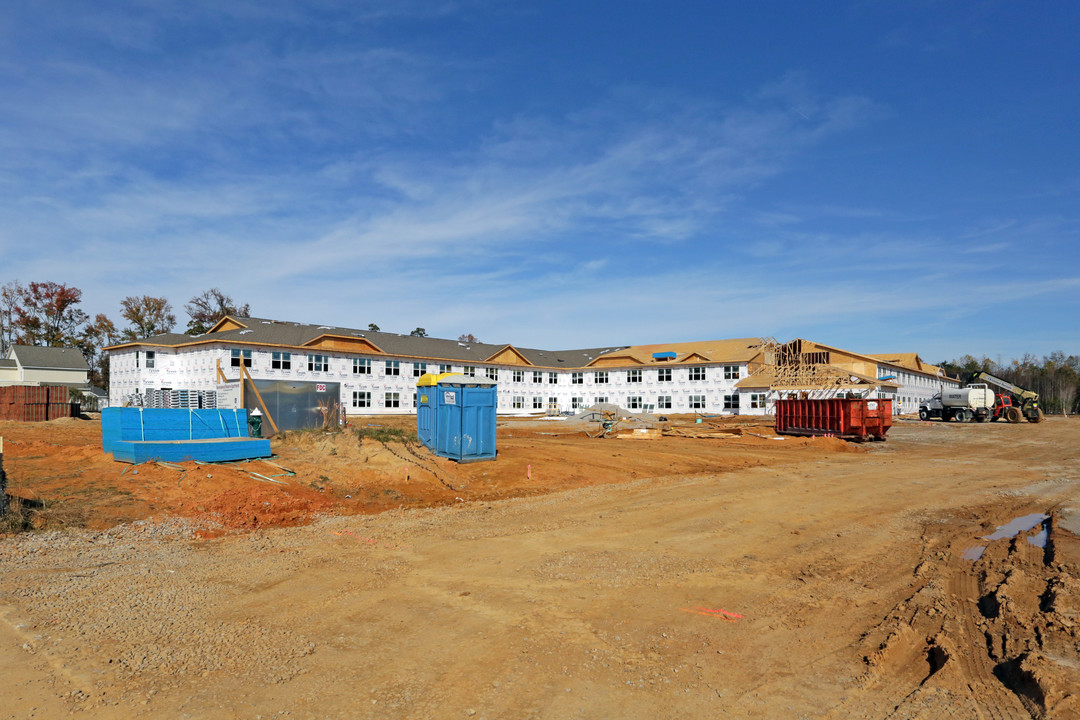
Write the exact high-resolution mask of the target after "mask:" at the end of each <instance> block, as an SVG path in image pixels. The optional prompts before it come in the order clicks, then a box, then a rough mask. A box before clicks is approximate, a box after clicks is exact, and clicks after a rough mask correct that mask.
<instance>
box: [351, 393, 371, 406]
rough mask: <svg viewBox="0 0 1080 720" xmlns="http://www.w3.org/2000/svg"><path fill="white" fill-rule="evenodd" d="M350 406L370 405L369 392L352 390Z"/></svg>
mask: <svg viewBox="0 0 1080 720" xmlns="http://www.w3.org/2000/svg"><path fill="white" fill-rule="evenodd" d="M352 406H353V407H354V408H369V407H371V393H370V392H368V391H367V390H353V394H352Z"/></svg>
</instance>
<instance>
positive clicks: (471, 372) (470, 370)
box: [461, 365, 476, 377]
mask: <svg viewBox="0 0 1080 720" xmlns="http://www.w3.org/2000/svg"><path fill="white" fill-rule="evenodd" d="M461 374H462V375H464V376H465V377H476V367H475V366H474V365H466V366H465V367H464V368H463V369H462V371H461Z"/></svg>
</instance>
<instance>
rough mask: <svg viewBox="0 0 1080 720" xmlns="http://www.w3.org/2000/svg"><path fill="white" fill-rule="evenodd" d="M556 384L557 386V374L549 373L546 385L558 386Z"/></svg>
mask: <svg viewBox="0 0 1080 720" xmlns="http://www.w3.org/2000/svg"><path fill="white" fill-rule="evenodd" d="M558 384H559V374H558V373H553V372H549V373H548V385H558Z"/></svg>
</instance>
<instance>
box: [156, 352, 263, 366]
mask: <svg viewBox="0 0 1080 720" xmlns="http://www.w3.org/2000/svg"><path fill="white" fill-rule="evenodd" d="M248 352H251V351H250V350H249V351H248ZM156 359H157V353H156V352H155V351H153V350H147V351H146V369H147V370H151V369H153V367H154V362H155V360H156Z"/></svg>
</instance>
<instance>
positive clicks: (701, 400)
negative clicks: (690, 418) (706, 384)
mask: <svg viewBox="0 0 1080 720" xmlns="http://www.w3.org/2000/svg"><path fill="white" fill-rule="evenodd" d="M690 409H691V410H704V409H705V396H704V395H691V396H690Z"/></svg>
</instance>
